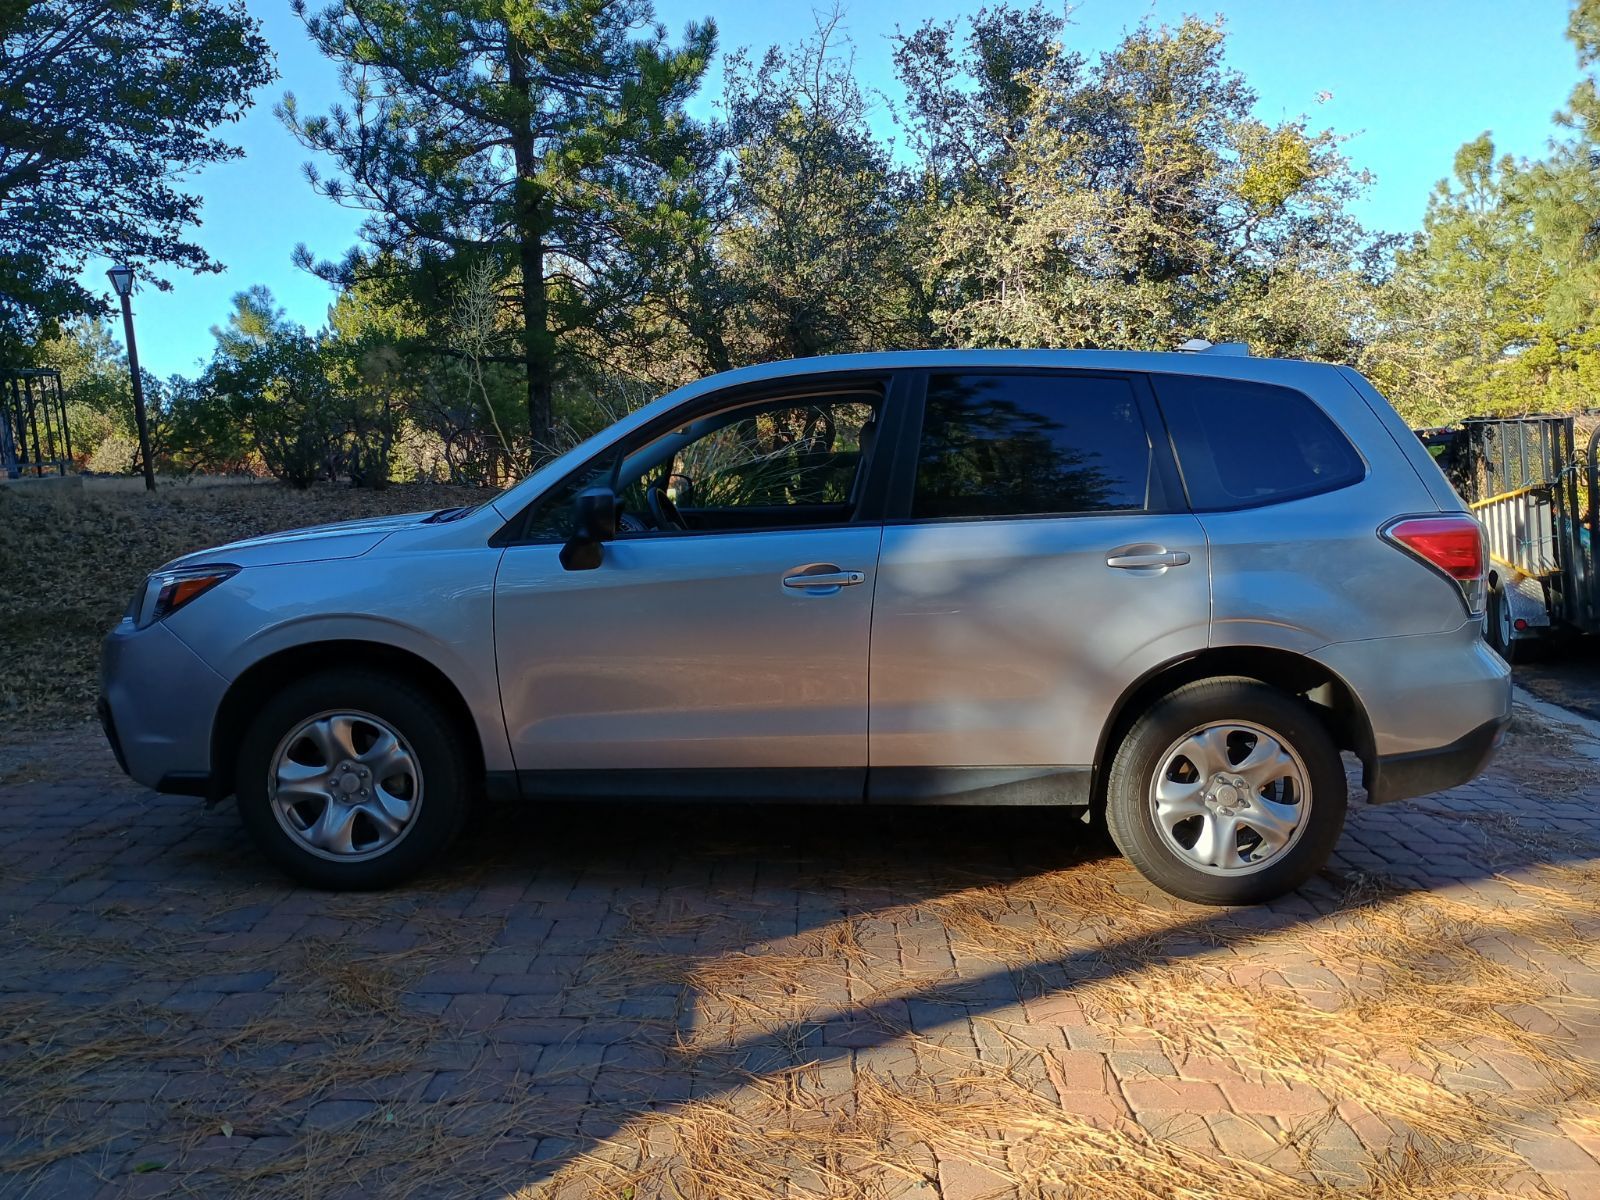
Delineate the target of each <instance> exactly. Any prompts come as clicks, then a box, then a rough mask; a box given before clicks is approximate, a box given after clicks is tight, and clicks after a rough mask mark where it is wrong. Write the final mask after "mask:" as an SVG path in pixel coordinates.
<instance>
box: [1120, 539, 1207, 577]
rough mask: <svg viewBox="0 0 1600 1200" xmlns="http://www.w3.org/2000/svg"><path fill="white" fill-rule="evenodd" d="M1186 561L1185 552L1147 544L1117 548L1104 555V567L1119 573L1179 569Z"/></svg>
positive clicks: (1187, 556) (1186, 554)
mask: <svg viewBox="0 0 1600 1200" xmlns="http://www.w3.org/2000/svg"><path fill="white" fill-rule="evenodd" d="M1188 561H1189V554H1188V552H1187V551H1184V550H1168V549H1167V548H1166V547H1165V546H1155V545H1151V544H1149V543H1141V544H1139V545H1137V546H1119V547H1118V548H1117V549H1115V550H1112V551H1110V552H1109V553H1107V554H1106V566H1108V567H1116V568H1117V569H1118V570H1119V571H1150V572H1155V571H1164V570H1166V568H1168V567H1181V566H1183V565H1184V564H1185V563H1187V562H1188Z"/></svg>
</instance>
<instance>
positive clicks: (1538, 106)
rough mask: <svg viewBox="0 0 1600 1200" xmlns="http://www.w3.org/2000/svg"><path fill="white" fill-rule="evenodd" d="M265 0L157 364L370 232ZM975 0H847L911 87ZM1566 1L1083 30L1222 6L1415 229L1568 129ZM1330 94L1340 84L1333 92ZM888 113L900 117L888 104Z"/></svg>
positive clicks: (1236, 30) (1114, 31)
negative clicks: (1449, 183)
mask: <svg viewBox="0 0 1600 1200" xmlns="http://www.w3.org/2000/svg"><path fill="white" fill-rule="evenodd" d="M316 2H317V0H311V3H313V4H315V3H316ZM249 7H250V9H251V11H252V12H253V13H254V14H255V15H256V16H258V17H260V18H261V20H262V21H263V23H264V25H265V31H266V35H267V38H268V41H269V42H270V43H271V45H272V47H273V49H274V50H275V51H276V53H277V56H278V70H279V73H280V75H281V78H280V79H279V81H278V82H277V83H275V84H273V85H271V86H270V87H268V88H265V89H263V90H262V92H261V94H260V95H259V97H258V99H257V104H256V107H255V108H254V109H253V110H251V112H250V113H249V115H248V116H246V117H245V119H244V120H243V121H241V122H240V123H239V124H238V125H236V126H233V127H232V128H230V129H228V130H226V131H225V132H226V134H227V136H229V137H230V139H231V140H233V141H234V142H235V143H236V144H239V145H242V146H244V147H245V149H246V150H247V152H248V153H247V156H246V157H245V158H244V159H242V160H240V161H238V162H233V163H227V164H224V165H221V166H217V167H213V168H211V169H210V170H208V171H206V172H204V173H203V174H202V175H200V176H199V178H198V179H197V180H196V181H195V185H196V186H197V187H198V189H199V191H200V192H201V194H202V195H203V196H204V198H205V212H204V218H205V220H204V225H203V226H202V228H201V229H200V230H199V240H200V241H201V243H202V244H203V245H205V246H206V247H207V248H208V249H209V250H210V251H211V253H212V254H213V256H214V257H216V258H217V259H219V260H220V261H221V262H223V263H224V264H226V266H227V268H228V269H227V271H226V272H224V273H223V274H221V275H205V276H190V275H177V276H173V277H172V281H173V284H174V288H173V290H172V291H171V292H166V293H159V292H155V291H153V290H146V291H144V292H142V293H140V294H139V295H137V296H136V297H135V310H136V312H137V314H138V334H139V356H140V359H141V360H142V362H143V365H144V366H145V367H146V368H147V369H149V370H151V371H153V372H155V373H156V374H158V375H167V374H171V373H174V372H182V373H185V374H192V373H193V372H194V371H195V369H196V367H197V364H198V363H199V361H200V360H202V359H204V358H206V357H208V356H209V354H210V350H211V345H212V340H211V335H210V328H211V326H213V325H215V324H217V323H218V322H220V321H221V320H223V319H224V317H225V316H226V313H227V311H228V305H229V298H230V297H231V296H232V294H233V293H234V292H237V291H240V290H242V289H244V288H246V287H249V286H250V285H252V284H257V283H264V284H266V285H267V286H268V287H270V288H271V289H272V291H273V294H274V295H275V296H276V297H277V299H278V302H279V303H280V304H281V305H282V306H283V307H285V308H286V309H287V310H288V312H289V314H290V315H291V316H292V317H293V318H294V319H296V320H298V321H300V322H301V323H303V324H305V325H306V326H308V327H311V328H315V327H317V326H319V325H320V324H321V323H322V322H323V320H324V318H325V316H326V312H327V306H328V303H329V301H330V300H331V298H332V293H331V292H330V290H329V289H328V288H327V286H326V285H325V284H323V283H322V282H321V281H320V280H317V279H315V278H314V277H312V276H310V275H307V274H306V273H305V272H303V271H300V270H298V269H297V268H296V267H295V266H294V265H293V264H292V263H291V262H290V253H291V251H292V250H293V249H294V246H295V244H296V243H297V242H305V243H306V244H307V245H309V246H310V247H311V249H312V251H313V252H314V253H315V254H316V255H317V257H319V258H332V257H338V256H339V255H341V254H342V253H343V252H344V251H345V250H346V249H347V248H348V247H349V246H350V245H352V244H353V243H354V241H355V240H356V236H357V227H358V225H359V223H360V216H359V214H356V213H352V212H348V211H345V210H341V209H339V208H337V207H335V206H334V205H333V204H331V203H330V202H328V201H327V200H325V199H323V198H321V197H319V196H317V195H315V194H314V193H313V192H312V191H311V188H310V186H309V185H308V184H307V183H306V181H305V179H304V177H303V176H302V174H301V164H302V163H303V162H304V161H305V158H306V155H305V153H304V151H302V150H301V148H300V147H299V146H298V145H297V144H296V143H295V142H294V140H293V139H292V138H291V137H290V136H289V134H288V133H287V132H286V131H285V130H284V129H283V127H282V125H281V124H280V123H279V121H278V119H277V118H276V117H275V116H274V115H273V113H272V109H273V106H274V105H275V104H276V103H277V101H278V100H279V99H280V98H281V96H282V94H283V93H284V92H285V91H293V92H294V93H295V95H296V97H297V98H298V100H299V102H300V104H301V106H302V109H303V110H304V111H308V112H315V111H319V110H322V109H325V108H326V107H327V106H328V105H329V104H330V103H332V102H333V101H335V100H336V99H338V87H337V79H336V76H335V71H334V68H333V66H332V64H330V63H328V62H326V61H325V60H323V59H322V58H320V57H319V56H318V55H317V54H316V52H315V51H314V50H313V49H312V48H311V46H310V44H309V42H308V41H307V39H306V37H305V33H304V30H303V29H302V28H301V25H300V22H299V20H298V19H297V18H296V17H295V16H294V15H293V14H292V13H291V12H290V10H289V6H288V3H287V0H249ZM976 7H977V4H976V3H972V2H970V0H969V2H967V3H954V2H952V0H920V2H919V3H917V4H916V5H915V6H910V5H903V4H896V3H893V2H892V0H853V2H849V3H847V8H846V18H845V25H846V29H847V31H848V33H849V35H850V38H851V40H852V42H853V43H854V47H855V54H856V65H857V70H858V72H859V74H860V75H861V77H862V79H863V81H864V82H865V83H867V84H868V85H869V86H873V87H879V88H882V89H883V90H885V91H887V92H889V93H890V94H891V95H893V94H895V87H894V82H893V76H892V73H891V68H890V46H889V42H888V35H890V34H892V33H893V32H894V30H895V28H896V27H897V26H907V27H909V26H910V25H912V24H914V23H916V22H919V21H920V20H922V19H923V18H924V17H932V18H935V19H947V18H951V17H959V16H962V15H963V14H965V13H969V12H972V11H974V10H975V8H976ZM1567 9H1568V5H1567V3H1566V0H1518V2H1517V3H1515V4H1507V3H1505V0H1339V2H1337V3H1336V2H1333V0H1316V2H1313V0H1228V2H1224V0H1209V3H1203V4H1197V3H1193V2H1191V3H1188V4H1184V3H1168V2H1167V0H1148V2H1139V0H1081V3H1080V4H1079V5H1078V6H1077V7H1076V9H1075V10H1074V11H1073V14H1072V26H1071V28H1070V30H1069V33H1068V39H1069V41H1070V43H1071V44H1072V45H1073V46H1074V48H1076V49H1080V50H1084V51H1088V52H1095V51H1099V50H1103V49H1106V48H1109V47H1110V46H1112V45H1113V44H1115V42H1116V41H1117V39H1118V37H1119V36H1120V34H1121V33H1122V32H1123V31H1124V30H1126V29H1128V28H1129V27H1131V26H1133V25H1136V24H1138V22H1139V21H1140V19H1141V18H1143V17H1145V16H1150V17H1152V18H1154V19H1155V20H1157V21H1167V22H1173V21H1176V20H1178V19H1180V18H1181V17H1182V16H1183V15H1184V14H1185V13H1186V12H1194V13H1198V14H1200V15H1203V16H1211V15H1213V14H1214V13H1216V12H1217V11H1220V12H1221V14H1222V15H1223V17H1224V18H1225V20H1226V22H1227V29H1228V34H1229V37H1228V60H1229V63H1230V64H1231V65H1232V66H1233V67H1235V68H1236V69H1238V70H1240V71H1242V72H1243V73H1244V75H1245V77H1246V79H1247V80H1248V81H1249V82H1250V84H1251V86H1252V87H1253V88H1254V89H1255V91H1256V93H1257V95H1258V97H1259V101H1258V105H1257V112H1258V115H1259V116H1261V117H1262V118H1263V119H1266V120H1278V119H1283V118H1287V117H1293V116H1296V115H1298V114H1301V113H1306V114H1308V115H1309V116H1310V117H1311V119H1312V121H1313V122H1314V123H1315V124H1318V125H1325V126H1329V127H1332V128H1334V129H1336V130H1339V131H1340V132H1344V133H1350V134H1355V135H1356V136H1355V137H1354V138H1353V139H1352V140H1351V141H1350V142H1349V143H1348V144H1347V146H1346V150H1347V153H1349V155H1350V156H1351V158H1352V159H1353V160H1354V161H1355V163H1356V164H1357V165H1358V166H1361V167H1365V168H1367V169H1369V170H1370V171H1372V172H1373V174H1374V175H1375V176H1376V183H1375V184H1374V186H1373V188H1372V189H1371V192H1370V194H1369V196H1368V197H1367V199H1366V200H1365V201H1364V202H1363V203H1362V205H1361V207H1360V209H1359V210H1358V211H1359V215H1360V216H1361V217H1362V219H1363V220H1365V221H1366V222H1367V223H1368V224H1369V225H1371V226H1373V227H1375V228H1381V229H1388V230H1410V229H1415V228H1416V227H1417V226H1418V224H1419V223H1420V221H1421V218H1422V212H1423V208H1424V206H1425V204H1426V202H1427V197H1428V192H1429V190H1430V189H1431V188H1432V186H1433V184H1434V183H1435V182H1436V181H1437V180H1438V179H1439V178H1441V177H1442V176H1444V175H1445V174H1446V173H1447V172H1448V171H1449V169H1450V161H1451V158H1452V157H1453V155H1454V154H1455V151H1456V148H1457V147H1459V146H1460V145H1461V143H1462V142H1464V141H1467V140H1468V139H1470V138H1473V137H1476V136H1477V135H1478V134H1479V133H1482V132H1483V131H1484V130H1490V131H1492V132H1493V133H1494V136H1495V139H1496V142H1497V144H1498V145H1499V146H1500V148H1501V149H1503V150H1507V151H1510V152H1512V153H1515V154H1519V155H1536V154H1539V153H1541V152H1542V151H1543V149H1544V147H1545V145H1546V143H1547V141H1548V139H1549V138H1550V136H1551V134H1552V133H1553V132H1554V129H1553V125H1552V122H1551V116H1552V114H1553V113H1554V112H1555V111H1556V110H1557V109H1559V108H1560V107H1561V106H1562V104H1563V103H1564V102H1565V100H1566V97H1567V94H1568V92H1569V91H1570V90H1571V88H1572V85H1573V83H1574V82H1575V81H1576V80H1577V77H1578V72H1577V64H1576V61H1575V59H1574V56H1573V52H1572V47H1571V45H1570V43H1568V42H1567V40H1566V38H1565V36H1564V30H1565V28H1566V20H1567ZM656 12H657V15H658V17H659V18H660V19H661V20H663V21H664V22H666V24H667V26H668V28H669V30H671V31H673V33H674V35H675V36H676V35H677V34H679V33H680V32H681V30H682V28H683V26H684V24H685V23H686V22H687V21H690V20H698V19H703V18H705V17H706V16H711V17H713V18H714V19H715V20H716V22H717V26H718V30H719V35H720V42H721V46H722V47H723V49H724V50H729V49H733V48H736V47H739V46H752V47H757V48H765V47H766V46H768V45H771V44H773V43H780V44H785V43H792V42H795V41H798V40H800V39H801V38H803V37H805V36H806V35H807V34H808V33H810V31H811V29H812V26H813V19H812V15H811V9H810V8H809V7H808V6H806V5H803V4H781V3H774V2H773V0H758V2H755V3H743V2H741V3H737V4H729V3H726V0H724V2H722V3H715V2H712V0H657V2H656ZM721 85H722V65H721V62H720V60H719V61H718V62H717V63H716V64H715V65H713V67H712V70H711V72H710V73H709V75H708V77H707V80H706V84H705V88H704V90H703V92H702V94H701V96H700V97H698V98H697V100H696V103H695V108H696V110H697V111H698V112H700V113H701V114H706V113H709V112H710V111H712V108H711V106H712V105H714V104H715V102H716V98H717V95H718V93H719V92H720V91H721ZM1322 92H1329V93H1332V96H1331V98H1330V99H1327V100H1325V101H1322V102H1319V101H1318V94H1319V93H1322ZM880 117H881V118H882V119H883V128H884V130H885V131H887V130H888V127H889V126H888V121H887V116H886V114H880ZM105 265H107V264H99V266H98V267H97V268H95V270H96V272H98V271H100V270H103V269H104V267H105ZM95 278H96V279H97V280H99V279H100V278H101V277H100V276H99V275H98V274H96V275H95ZM118 332H119V333H120V330H119V331H118Z"/></svg>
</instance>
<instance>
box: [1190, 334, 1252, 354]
mask: <svg viewBox="0 0 1600 1200" xmlns="http://www.w3.org/2000/svg"><path fill="white" fill-rule="evenodd" d="M1178 349H1179V351H1180V352H1182V353H1185V354H1235V355H1240V356H1242V357H1244V358H1249V357H1250V346H1249V344H1248V343H1246V342H1208V341H1206V339H1205V338H1198V337H1197V338H1190V339H1189V340H1188V341H1187V342H1185V343H1184V344H1183V345H1181V346H1179V347H1178Z"/></svg>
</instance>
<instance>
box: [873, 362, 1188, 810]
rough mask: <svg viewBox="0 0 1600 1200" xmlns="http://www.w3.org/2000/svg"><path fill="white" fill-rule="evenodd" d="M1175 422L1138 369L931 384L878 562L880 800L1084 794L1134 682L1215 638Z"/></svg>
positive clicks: (980, 374)
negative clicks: (1164, 416)
mask: <svg viewBox="0 0 1600 1200" xmlns="http://www.w3.org/2000/svg"><path fill="white" fill-rule="evenodd" d="M909 424H910V425H915V424H916V423H915V422H911V423H909ZM1161 428H1162V427H1161V425H1160V417H1159V415H1158V413H1157V412H1156V410H1155V408H1154V405H1153V403H1152V401H1151V398H1150V394H1149V389H1148V385H1147V384H1146V382H1145V381H1144V380H1143V379H1142V378H1141V377H1139V376H1135V375H1118V374H1105V373H1093V372H1067V371H1061V372H1040V371H1011V372H1001V371H971V372H960V371H955V372H949V373H934V374H930V375H929V376H928V377H927V379H926V387H925V403H924V406H923V409H922V421H921V423H920V430H917V431H916V432H915V433H913V432H911V431H910V430H909V429H908V432H907V434H906V435H905V436H906V444H904V445H902V447H901V448H900V451H899V458H900V460H901V461H902V462H905V463H908V464H911V465H910V466H909V467H908V469H906V470H904V471H903V472H901V474H900V476H899V477H898V478H897V483H896V489H895V493H896V494H895V496H894V498H893V499H892V500H891V504H892V505H893V506H895V507H893V508H891V510H890V519H889V522H888V524H887V526H886V528H885V531H884V538H883V548H882V551H881V553H880V555H879V559H878V587H877V595H876V600H875V606H874V613H873V627H872V654H871V735H870V738H869V742H870V752H869V754H870V760H871V763H872V778H871V782H870V785H869V799H872V800H881V801H893V800H924V801H931V800H938V799H941V798H948V799H953V800H964V801H973V800H982V799H985V798H992V799H1005V800H1009V801H1013V802H1016V801H1021V802H1041V803H1042V802H1063V801H1071V800H1077V799H1083V798H1085V797H1086V795H1087V788H1088V782H1089V778H1090V775H1089V769H1090V767H1091V766H1092V764H1093V763H1094V759H1095V754H1096V747H1097V743H1098V741H1099V738H1100V734H1101V731H1102V729H1103V728H1104V725H1105V722H1106V720H1107V718H1108V715H1109V714H1110V712H1111V711H1112V709H1113V707H1114V705H1115V703H1116V701H1117V699H1118V697H1119V696H1120V695H1121V694H1122V692H1123V690H1124V689H1125V688H1127V687H1129V686H1130V685H1131V684H1132V683H1134V682H1135V681H1136V680H1137V679H1139V677H1140V676H1141V675H1143V674H1144V673H1145V672H1146V671H1147V670H1150V669H1152V668H1154V667H1156V666H1157V665H1159V664H1161V663H1163V662H1165V661H1167V660H1169V659H1170V658H1173V657H1176V656H1178V655H1180V654H1183V653H1187V652H1191V651H1194V650H1198V649H1203V648H1204V646H1205V645H1206V637H1207V625H1208V622H1209V618H1210V587H1209V580H1208V571H1207V557H1206V543H1205V536H1204V532H1203V530H1202V529H1201V526H1200V523H1199V521H1198V520H1197V519H1196V518H1195V517H1194V516H1193V515H1192V514H1191V513H1189V512H1188V511H1187V510H1186V507H1185V506H1184V504H1183V502H1182V500H1181V498H1180V487H1179V484H1178V481H1177V479H1176V474H1175V471H1174V468H1173V466H1172V463H1171V459H1170V451H1169V450H1168V449H1167V439H1166V437H1165V434H1164V433H1157V432H1156V431H1159V430H1161Z"/></svg>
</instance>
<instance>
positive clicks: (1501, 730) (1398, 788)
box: [1366, 715, 1511, 804]
mask: <svg viewBox="0 0 1600 1200" xmlns="http://www.w3.org/2000/svg"><path fill="white" fill-rule="evenodd" d="M1510 724H1511V717H1510V716H1509V715H1507V716H1504V717H1497V718H1495V719H1494V720H1492V721H1485V722H1484V723H1483V724H1482V725H1480V726H1478V727H1477V728H1476V729H1474V730H1473V731H1472V732H1471V733H1469V734H1467V735H1466V736H1465V737H1461V738H1457V739H1456V740H1455V741H1453V742H1451V743H1450V744H1449V745H1448V746H1440V747H1439V748H1438V749H1437V750H1414V751H1412V752H1411V753H1409V754H1390V755H1386V756H1384V757H1382V758H1379V759H1377V761H1376V762H1374V763H1373V769H1372V770H1370V771H1368V772H1367V777H1366V785H1367V800H1368V801H1369V802H1370V803H1372V804H1388V803H1390V802H1391V801H1394V800H1407V799H1410V798H1411V797H1412V796H1426V795H1427V794H1428V793H1429V792H1442V791H1444V790H1445V789H1446V788H1453V787H1456V786H1458V785H1459V784H1463V783H1466V782H1467V781H1468V780H1469V779H1473V778H1476V777H1477V775H1478V773H1479V772H1481V771H1482V770H1483V769H1484V767H1486V766H1488V765H1489V760H1490V759H1491V758H1493V757H1494V752H1495V750H1496V749H1498V748H1499V746H1500V743H1501V741H1503V740H1504V738H1505V735H1506V726H1508V725H1510Z"/></svg>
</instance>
